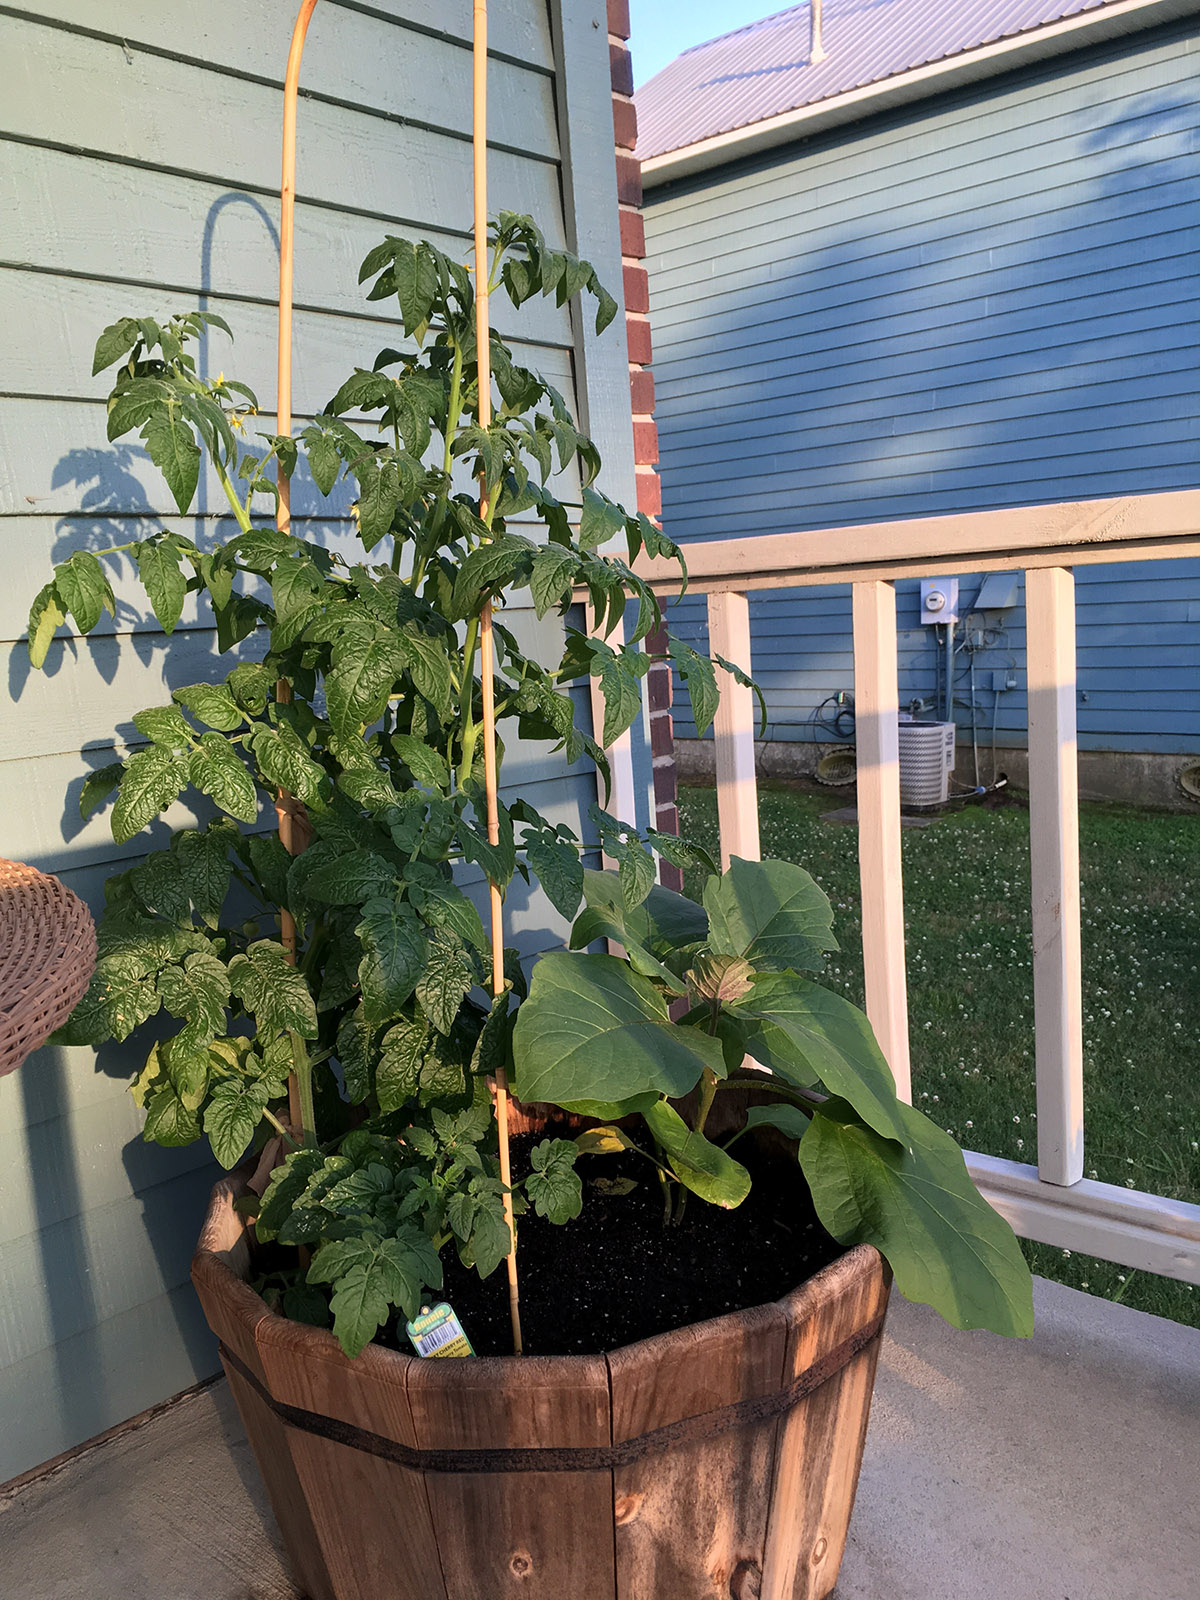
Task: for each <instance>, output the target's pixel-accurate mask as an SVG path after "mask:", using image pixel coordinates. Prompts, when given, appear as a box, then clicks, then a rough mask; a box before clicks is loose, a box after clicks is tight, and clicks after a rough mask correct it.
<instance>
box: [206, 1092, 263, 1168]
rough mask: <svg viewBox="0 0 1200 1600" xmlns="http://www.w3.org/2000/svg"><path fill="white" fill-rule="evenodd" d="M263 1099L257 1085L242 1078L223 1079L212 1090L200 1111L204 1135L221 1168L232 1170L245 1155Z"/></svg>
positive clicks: (255, 1126) (259, 1120)
mask: <svg viewBox="0 0 1200 1600" xmlns="http://www.w3.org/2000/svg"><path fill="white" fill-rule="evenodd" d="M267 1099H268V1096H267V1091H266V1089H265V1087H264V1086H263V1085H262V1084H261V1083H253V1082H250V1081H249V1080H247V1079H245V1078H226V1079H225V1081H224V1082H223V1083H219V1084H218V1085H217V1086H216V1088H215V1089H214V1090H213V1092H212V1094H211V1096H210V1097H209V1101H208V1105H207V1106H206V1107H205V1108H204V1131H205V1133H206V1134H207V1135H208V1142H209V1144H211V1145H212V1152H213V1155H214V1156H216V1158H217V1160H218V1161H219V1162H220V1163H221V1165H222V1166H223V1167H225V1168H229V1167H235V1166H236V1165H237V1163H238V1162H239V1161H240V1160H241V1158H242V1156H243V1155H244V1154H245V1152H246V1146H247V1145H248V1144H249V1143H250V1141H251V1139H252V1138H253V1137H254V1130H255V1129H256V1128H257V1127H258V1125H259V1123H260V1122H261V1121H262V1114H263V1107H264V1106H265V1105H266V1103H267Z"/></svg>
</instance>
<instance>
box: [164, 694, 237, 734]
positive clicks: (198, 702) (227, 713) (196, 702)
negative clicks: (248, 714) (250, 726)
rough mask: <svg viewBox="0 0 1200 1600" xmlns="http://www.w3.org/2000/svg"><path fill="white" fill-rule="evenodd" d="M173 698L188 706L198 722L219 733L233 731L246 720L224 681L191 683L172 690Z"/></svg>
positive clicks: (179, 703)
mask: <svg viewBox="0 0 1200 1600" xmlns="http://www.w3.org/2000/svg"><path fill="white" fill-rule="evenodd" d="M171 699H172V700H174V701H175V702H176V703H177V704H178V705H181V706H186V708H187V709H188V710H189V711H190V712H191V713H192V715H193V716H194V717H195V719H196V721H197V722H202V723H203V724H204V726H205V727H206V728H216V729H217V731H218V732H219V733H232V732H233V730H234V729H235V728H240V727H241V725H242V723H243V722H245V720H246V719H245V717H244V716H243V715H242V712H241V710H240V709H239V707H238V704H237V701H236V700H235V699H234V698H233V696H232V695H231V694H230V692H229V690H228V689H227V688H226V687H225V685H224V684H223V683H191V684H188V686H187V687H186V688H184V689H174V690H172V692H171Z"/></svg>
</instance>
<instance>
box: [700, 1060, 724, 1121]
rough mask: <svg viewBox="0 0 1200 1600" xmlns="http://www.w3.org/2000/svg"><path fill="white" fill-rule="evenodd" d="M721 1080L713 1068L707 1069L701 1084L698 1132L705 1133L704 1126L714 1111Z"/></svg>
mask: <svg viewBox="0 0 1200 1600" xmlns="http://www.w3.org/2000/svg"><path fill="white" fill-rule="evenodd" d="M720 1081H721V1080H720V1078H718V1077H717V1075H716V1073H715V1072H714V1071H713V1070H712V1068H711V1067H705V1069H704V1077H703V1079H702V1081H701V1084H700V1100H699V1103H698V1105H697V1106H696V1132H697V1133H703V1132H704V1124H705V1123H706V1122H707V1121H708V1113H709V1112H710V1111H711V1110H712V1103H713V1100H714V1099H715V1098H716V1093H717V1086H718V1084H719V1083H720Z"/></svg>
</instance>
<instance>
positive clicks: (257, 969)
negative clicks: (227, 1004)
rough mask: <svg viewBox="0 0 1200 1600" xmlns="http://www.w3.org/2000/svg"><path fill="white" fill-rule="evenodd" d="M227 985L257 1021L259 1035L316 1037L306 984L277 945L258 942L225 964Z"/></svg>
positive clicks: (266, 940)
mask: <svg viewBox="0 0 1200 1600" xmlns="http://www.w3.org/2000/svg"><path fill="white" fill-rule="evenodd" d="M229 982H230V986H231V988H232V990H233V992H234V994H235V995H237V997H238V999H239V1000H240V1001H241V1002H242V1004H243V1005H244V1006H245V1008H246V1010H247V1011H249V1012H250V1013H251V1014H252V1015H253V1016H254V1017H255V1018H256V1019H257V1022H258V1027H259V1031H260V1033H267V1032H276V1031H279V1030H284V1029H286V1030H290V1031H291V1032H293V1033H298V1034H299V1035H300V1037H301V1038H302V1039H315V1038H316V1036H317V1008H316V1006H315V1005H314V1004H313V997H312V995H311V994H310V993H309V988H308V984H307V983H306V982H305V980H304V977H303V976H302V974H301V973H300V972H298V971H297V969H296V968H295V967H294V966H292V964H291V962H290V961H289V960H288V958H287V953H286V952H285V950H284V948H283V946H282V945H281V944H277V943H276V942H275V940H274V939H259V940H258V941H257V942H256V943H254V944H252V945H250V947H249V948H248V949H247V951H246V953H245V954H244V955H243V954H241V953H240V952H239V953H238V954H237V955H235V956H234V957H233V959H232V960H231V961H230V963H229Z"/></svg>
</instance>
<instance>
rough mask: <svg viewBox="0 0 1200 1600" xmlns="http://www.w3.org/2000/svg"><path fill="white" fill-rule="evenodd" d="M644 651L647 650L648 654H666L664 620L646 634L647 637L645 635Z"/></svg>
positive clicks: (665, 626) (665, 627)
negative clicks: (651, 631)
mask: <svg viewBox="0 0 1200 1600" xmlns="http://www.w3.org/2000/svg"><path fill="white" fill-rule="evenodd" d="M646 652H647V654H648V655H652V656H665V655H666V653H667V625H666V623H665V622H664V623H663V624H662V626H661V627H659V628H655V630H654V632H653V633H651V634H648V635H647V637H646ZM661 670H664V671H665V670H666V669H665V668H663V669H661Z"/></svg>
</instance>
